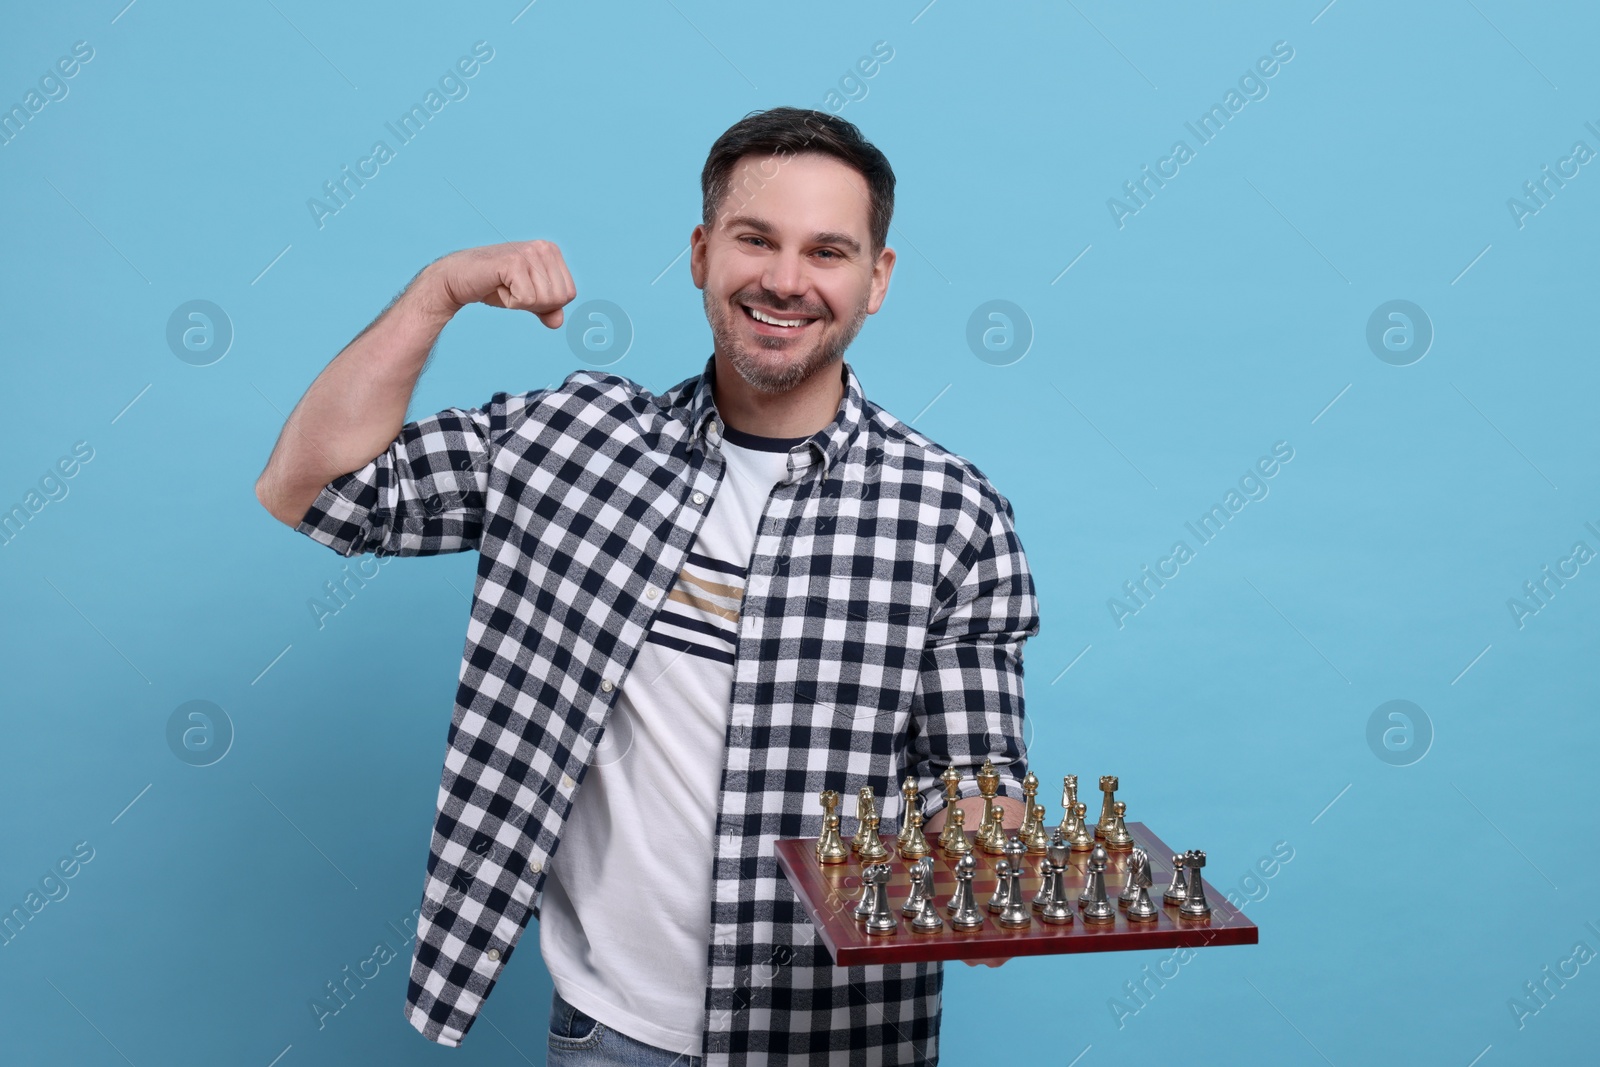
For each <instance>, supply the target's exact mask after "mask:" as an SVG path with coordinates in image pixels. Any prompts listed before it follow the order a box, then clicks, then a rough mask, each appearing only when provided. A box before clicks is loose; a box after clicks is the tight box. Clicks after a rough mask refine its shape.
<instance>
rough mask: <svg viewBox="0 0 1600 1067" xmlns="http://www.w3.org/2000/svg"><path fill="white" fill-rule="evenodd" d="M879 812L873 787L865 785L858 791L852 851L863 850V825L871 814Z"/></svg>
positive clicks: (851, 841)
mask: <svg viewBox="0 0 1600 1067" xmlns="http://www.w3.org/2000/svg"><path fill="white" fill-rule="evenodd" d="M876 814H878V798H877V797H875V796H873V795H872V787H871V786H870V785H864V786H862V787H861V789H860V791H859V792H857V793H856V836H855V837H853V838H851V839H850V851H851V852H856V853H859V852H860V851H861V827H863V826H865V825H866V824H867V819H868V817H870V816H873V815H876Z"/></svg>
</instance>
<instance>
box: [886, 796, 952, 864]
mask: <svg viewBox="0 0 1600 1067" xmlns="http://www.w3.org/2000/svg"><path fill="white" fill-rule="evenodd" d="M912 796H914V797H916V803H915V804H914V805H912V806H911V807H909V808H907V809H906V831H907V833H906V836H905V838H904V839H903V840H902V841H901V842H900V857H901V858H902V859H908V860H920V859H921V858H922V857H924V856H926V855H927V854H928V853H930V852H932V851H933V849H931V848H929V847H928V839H927V837H925V836H924V835H923V833H922V798H921V797H919V796H916V794H915V793H913V794H912ZM961 836H962V837H963V838H964V837H966V836H967V835H966V834H965V833H963V834H962V835H961Z"/></svg>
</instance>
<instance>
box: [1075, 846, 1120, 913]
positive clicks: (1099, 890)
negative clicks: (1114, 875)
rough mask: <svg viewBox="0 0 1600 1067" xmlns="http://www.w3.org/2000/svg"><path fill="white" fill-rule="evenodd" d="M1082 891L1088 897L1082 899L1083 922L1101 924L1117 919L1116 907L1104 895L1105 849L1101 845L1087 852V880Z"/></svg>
mask: <svg viewBox="0 0 1600 1067" xmlns="http://www.w3.org/2000/svg"><path fill="white" fill-rule="evenodd" d="M1083 892H1084V896H1085V897H1087V898H1088V899H1087V900H1084V901H1083V921H1084V922H1086V923H1094V924H1096V925H1102V926H1103V925H1105V924H1106V923H1112V922H1116V921H1117V909H1116V908H1115V907H1113V906H1112V904H1111V901H1110V900H1109V899H1108V898H1107V897H1106V850H1105V847H1104V846H1102V845H1096V846H1094V851H1093V852H1091V853H1089V881H1088V883H1087V884H1086V885H1085V886H1084V887H1083Z"/></svg>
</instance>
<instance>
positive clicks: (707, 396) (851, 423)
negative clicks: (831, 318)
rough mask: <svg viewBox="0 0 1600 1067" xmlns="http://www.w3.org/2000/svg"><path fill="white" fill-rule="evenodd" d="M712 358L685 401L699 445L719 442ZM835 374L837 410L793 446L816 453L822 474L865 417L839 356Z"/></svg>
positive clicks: (850, 371)
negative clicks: (840, 386) (840, 385)
mask: <svg viewBox="0 0 1600 1067" xmlns="http://www.w3.org/2000/svg"><path fill="white" fill-rule="evenodd" d="M716 359H717V357H716V356H715V355H714V354H713V355H712V356H710V357H709V358H707V360H706V365H705V368H704V369H703V370H702V371H701V372H700V377H699V379H698V380H697V381H696V382H695V383H694V395H693V396H692V398H691V399H690V401H689V432H690V440H691V441H693V442H694V443H695V444H697V445H699V446H700V447H702V448H703V447H705V446H706V445H708V444H714V445H719V446H720V445H721V443H722V439H723V434H722V431H723V428H724V426H723V422H722V415H721V413H720V412H718V411H717V405H716V401H715V400H714V399H713V398H712V389H711V387H712V384H713V383H714V382H715V380H716ZM839 375H840V377H841V378H842V379H843V380H844V396H843V397H842V398H841V399H840V401H839V410H838V412H837V413H836V414H835V415H834V417H833V421H832V422H830V423H829V424H828V425H826V426H824V427H823V428H822V429H820V430H818V431H817V432H816V433H814V434H812V435H811V436H810V437H808V438H806V440H805V443H804V444H803V445H796V446H795V448H796V449H800V448H806V449H808V450H810V451H811V453H812V454H814V455H815V456H816V458H817V461H818V462H819V463H820V464H821V467H822V474H823V476H826V475H827V472H828V470H829V469H830V468H832V466H833V464H834V463H835V462H837V461H838V460H840V459H842V458H843V457H844V455H845V453H846V452H847V451H848V450H849V448H850V443H851V442H852V441H853V440H854V439H855V436H856V433H857V431H859V430H860V429H861V426H862V423H863V422H864V421H865V419H866V396H865V395H864V394H863V393H862V391H861V382H860V381H859V380H858V379H857V378H856V372H855V369H854V368H852V367H851V366H850V364H849V363H847V362H845V361H844V360H840V361H839Z"/></svg>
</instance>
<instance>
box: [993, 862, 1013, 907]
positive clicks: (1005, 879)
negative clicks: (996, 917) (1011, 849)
mask: <svg viewBox="0 0 1600 1067" xmlns="http://www.w3.org/2000/svg"><path fill="white" fill-rule="evenodd" d="M994 876H995V881H994V892H993V893H991V894H990V895H989V910H990V911H993V912H1001V911H1005V910H1006V905H1008V904H1010V903H1011V863H1010V861H1008V860H996V861H995V865H994Z"/></svg>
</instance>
